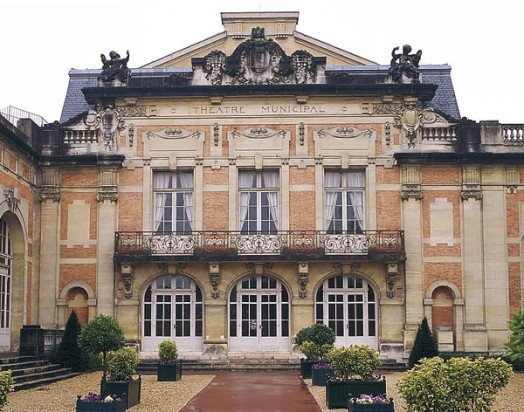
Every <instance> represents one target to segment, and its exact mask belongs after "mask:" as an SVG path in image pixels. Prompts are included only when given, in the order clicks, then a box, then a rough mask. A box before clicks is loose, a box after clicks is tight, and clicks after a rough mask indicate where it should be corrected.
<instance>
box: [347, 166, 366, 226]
mask: <svg viewBox="0 0 524 412" xmlns="http://www.w3.org/2000/svg"><path fill="white" fill-rule="evenodd" d="M348 186H349V187H350V188H354V189H361V190H363V188H364V187H365V182H364V173H362V172H352V173H348ZM349 199H350V201H351V207H352V208H353V212H354V213H355V218H356V221H357V229H360V230H364V192H363V191H350V192H349Z"/></svg>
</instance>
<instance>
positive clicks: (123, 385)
mask: <svg viewBox="0 0 524 412" xmlns="http://www.w3.org/2000/svg"><path fill="white" fill-rule="evenodd" d="M141 387H142V379H141V378H138V379H137V380H132V381H104V380H103V379H102V382H101V383H100V393H101V394H102V396H108V395H117V396H119V397H120V398H125V400H126V408H127V409H129V408H131V407H132V406H135V405H138V404H139V403H140V389H141Z"/></svg>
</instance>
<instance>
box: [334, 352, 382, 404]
mask: <svg viewBox="0 0 524 412" xmlns="http://www.w3.org/2000/svg"><path fill="white" fill-rule="evenodd" d="M328 360H329V362H330V363H331V366H332V367H333V372H334V374H335V378H334V379H332V380H328V381H327V382H326V404H327V405H328V407H329V408H345V407H347V405H348V397H349V396H351V397H359V396H360V395H362V394H368V395H371V396H377V395H381V394H384V393H386V379H385V378H384V377H383V376H380V375H376V370H377V368H378V367H379V366H380V360H379V359H378V354H377V352H376V351H375V350H374V349H371V348H370V347H369V346H367V345H361V346H359V345H355V346H349V347H347V348H344V347H342V348H338V349H333V350H332V351H331V352H329V354H328Z"/></svg>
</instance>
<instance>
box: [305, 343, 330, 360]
mask: <svg viewBox="0 0 524 412" xmlns="http://www.w3.org/2000/svg"><path fill="white" fill-rule="evenodd" d="M300 350H301V352H302V353H303V354H304V355H306V357H307V358H308V359H311V360H314V361H320V360H324V359H326V356H327V354H328V352H329V351H331V350H333V344H330V343H324V344H323V345H319V344H318V343H315V342H312V341H310V340H306V341H305V342H303V343H302V345H300Z"/></svg>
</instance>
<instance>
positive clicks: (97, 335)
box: [79, 315, 125, 381]
mask: <svg viewBox="0 0 524 412" xmlns="http://www.w3.org/2000/svg"><path fill="white" fill-rule="evenodd" d="M79 342H80V346H81V347H82V348H84V349H86V350H87V351H89V352H92V353H100V352H102V369H103V375H102V379H103V380H104V381H105V380H106V376H107V352H108V351H116V350H118V349H120V348H121V347H123V346H124V344H125V337H124V331H123V330H122V326H120V324H119V323H118V321H117V320H116V319H115V318H112V317H111V316H104V315H98V316H96V317H95V318H93V319H92V320H90V321H89V323H88V324H87V325H86V326H85V328H84V329H83V330H82V333H81V334H80V338H79Z"/></svg>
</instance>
